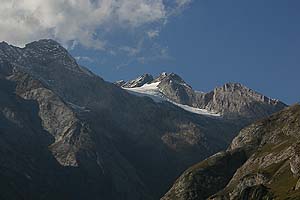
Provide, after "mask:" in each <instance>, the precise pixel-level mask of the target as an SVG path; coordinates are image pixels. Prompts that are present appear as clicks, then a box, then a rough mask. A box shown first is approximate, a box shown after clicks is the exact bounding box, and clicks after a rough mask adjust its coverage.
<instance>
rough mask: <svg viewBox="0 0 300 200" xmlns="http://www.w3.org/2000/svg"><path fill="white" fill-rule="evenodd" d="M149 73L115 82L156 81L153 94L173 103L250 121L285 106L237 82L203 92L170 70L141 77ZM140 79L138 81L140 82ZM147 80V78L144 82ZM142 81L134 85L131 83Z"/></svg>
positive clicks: (146, 82) (128, 85)
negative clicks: (126, 80)
mask: <svg viewBox="0 0 300 200" xmlns="http://www.w3.org/2000/svg"><path fill="white" fill-rule="evenodd" d="M148 76H150V75H148V74H145V75H143V76H141V77H139V78H137V79H134V80H132V81H128V82H125V81H124V82H122V83H121V84H120V83H119V84H118V86H121V87H123V88H125V89H127V90H131V91H134V90H132V88H137V89H136V90H137V91H138V88H140V87H142V86H143V85H145V84H148V85H152V84H155V83H156V84H157V85H156V86H157V90H158V91H157V93H159V94H160V95H161V96H163V97H165V98H167V99H168V100H169V101H172V102H175V103H177V104H182V105H187V106H190V107H193V108H198V109H203V110H206V111H207V112H209V113H215V114H216V113H217V114H219V115H221V116H223V117H224V118H233V119H234V118H248V119H249V120H250V121H251V120H253V119H259V118H263V117H267V116H269V115H270V114H272V113H274V112H276V111H279V110H281V109H283V108H284V107H286V105H285V104H284V103H282V102H280V101H279V100H275V99H271V98H268V97H266V96H264V95H262V94H260V93H258V92H255V91H254V90H251V89H249V88H247V87H246V86H243V85H242V84H240V83H226V84H225V85H223V86H222V87H217V88H215V89H214V90H213V91H211V92H208V93H204V92H198V91H195V90H193V88H192V87H191V86H190V85H188V84H187V83H186V82H185V81H184V80H183V79H182V78H181V77H180V76H178V75H177V74H174V73H169V74H168V73H165V72H164V73H162V74H161V75H159V76H158V77H157V78H155V79H154V80H153V78H152V76H151V78H149V79H143V77H148ZM140 80H142V81H140ZM147 80H148V81H147ZM136 82H139V83H143V85H141V84H139V85H138V86H137V85H134V84H131V83H136Z"/></svg>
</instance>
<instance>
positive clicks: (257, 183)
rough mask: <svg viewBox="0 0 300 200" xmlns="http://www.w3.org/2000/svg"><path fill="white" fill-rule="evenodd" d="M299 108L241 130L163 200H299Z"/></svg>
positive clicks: (191, 170)
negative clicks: (227, 146) (222, 150)
mask: <svg viewBox="0 0 300 200" xmlns="http://www.w3.org/2000/svg"><path fill="white" fill-rule="evenodd" d="M299 133H300V105H294V106H291V107H290V108H287V109H285V110H283V111H281V112H279V113H276V114H274V115H272V116H271V117H269V118H267V119H264V120H261V121H258V122H256V123H254V124H252V125H250V126H248V127H246V128H245V129H243V130H242V131H241V132H240V134H239V135H238V136H237V137H236V138H235V139H234V140H233V141H232V143H231V145H230V147H229V148H228V150H227V151H225V152H220V153H218V154H216V155H214V156H212V157H210V158H208V159H206V160H205V161H203V162H201V163H199V164H197V165H195V166H193V167H191V168H190V169H188V170H187V171H186V172H185V173H184V174H183V175H182V176H181V177H180V178H179V179H178V180H177V181H176V182H175V184H174V185H173V187H172V188H171V189H170V190H169V192H168V193H167V194H166V195H165V196H164V197H163V198H162V199H164V200H168V199H174V200H176V199H181V200H196V199H197V200H198V199H215V200H219V199H240V200H244V199H249V200H250V199H251V200H252V199H253V200H264V199H295V200H296V199H299V197H300V190H299V177H300V176H299V172H300V170H299V166H300V162H299V160H300V159H299V156H300V155H299V142H300V134H299Z"/></svg>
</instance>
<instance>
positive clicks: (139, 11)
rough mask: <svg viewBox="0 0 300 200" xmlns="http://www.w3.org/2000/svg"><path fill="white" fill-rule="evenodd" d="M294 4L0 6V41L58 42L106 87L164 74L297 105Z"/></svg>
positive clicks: (198, 0) (106, 1)
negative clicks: (238, 87)
mask: <svg viewBox="0 0 300 200" xmlns="http://www.w3.org/2000/svg"><path fill="white" fill-rule="evenodd" d="M299 10H300V1H298V0H239V1H238V0H235V1H234V0H89V1H86V0H64V1H61V0H26V1H20V2H18V3H16V1H13V0H2V6H1V7H0V30H1V31H0V40H5V41H7V42H10V43H12V44H14V45H18V46H23V45H24V44H26V43H28V42H30V41H33V40H38V39H41V38H53V39H55V40H57V41H59V42H60V43H62V44H63V45H64V46H65V47H67V48H68V50H69V51H70V52H71V54H72V55H73V56H74V57H76V58H77V60H78V62H79V63H80V64H82V65H84V66H87V67H88V68H90V69H91V70H92V71H93V72H95V73H97V74H99V75H100V76H101V77H103V78H104V79H106V80H108V81H116V80H120V79H125V80H128V79H132V78H135V77H136V76H138V75H141V74H143V73H151V74H153V75H157V74H159V73H161V72H163V71H166V72H175V73H178V74H179V75H180V76H182V77H183V78H184V79H185V80H186V81H187V82H188V83H189V84H190V85H192V86H193V88H194V89H196V90H201V91H209V90H212V89H213V88H214V87H216V86H220V85H222V84H224V83H226V82H241V83H243V84H244V85H246V86H248V87H250V88H252V89H255V90H257V91H259V92H261V93H263V94H265V95H267V96H270V97H273V98H278V99H280V100H282V101H284V102H286V103H289V104H290V103H294V102H299V101H300V92H298V91H299V86H300V78H299V74H300V66H299V64H300V12H299Z"/></svg>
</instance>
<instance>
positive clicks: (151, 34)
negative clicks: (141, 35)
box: [147, 30, 159, 38]
mask: <svg viewBox="0 0 300 200" xmlns="http://www.w3.org/2000/svg"><path fill="white" fill-rule="evenodd" d="M147 35H148V37H149V38H155V37H158V36H159V30H150V31H148V32H147Z"/></svg>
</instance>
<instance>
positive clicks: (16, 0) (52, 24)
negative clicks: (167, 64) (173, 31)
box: [0, 0, 191, 49]
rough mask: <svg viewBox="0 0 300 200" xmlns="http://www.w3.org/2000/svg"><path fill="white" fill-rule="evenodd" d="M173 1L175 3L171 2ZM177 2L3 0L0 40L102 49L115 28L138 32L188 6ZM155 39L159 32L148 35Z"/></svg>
mask: <svg viewBox="0 0 300 200" xmlns="http://www.w3.org/2000/svg"><path fill="white" fill-rule="evenodd" d="M174 2H175V1H174ZM190 2H191V0H176V3H175V4H176V5H175V4H174V3H173V5H172V6H170V5H169V4H168V3H166V1H164V0H2V1H1V7H0V39H1V40H5V41H7V42H9V43H12V44H15V45H18V46H23V45H24V44H26V43H28V42H31V41H33V40H37V39H40V38H53V39H56V40H58V41H59V42H61V43H63V44H65V45H66V44H68V43H70V42H74V41H76V43H80V44H81V45H83V46H85V47H88V48H94V49H104V48H105V46H106V43H107V42H108V41H107V39H106V38H105V37H104V36H102V35H105V34H109V32H110V31H113V30H115V29H138V28H140V27H143V26H147V25H149V24H153V23H163V21H165V20H166V19H167V18H168V16H169V14H170V12H171V11H174V10H176V9H178V8H181V7H183V6H185V5H187V4H189V3H190ZM148 34H150V35H149V37H155V36H156V35H158V32H148Z"/></svg>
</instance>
